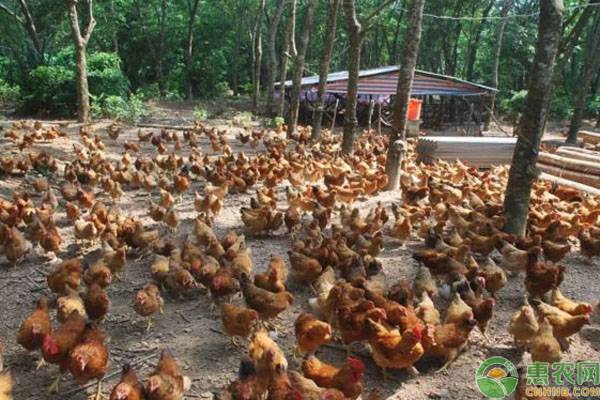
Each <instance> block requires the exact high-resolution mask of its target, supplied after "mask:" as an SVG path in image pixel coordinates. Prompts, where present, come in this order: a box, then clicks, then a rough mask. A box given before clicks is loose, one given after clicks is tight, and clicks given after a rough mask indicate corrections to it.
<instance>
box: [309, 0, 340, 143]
mask: <svg viewBox="0 0 600 400" xmlns="http://www.w3.org/2000/svg"><path fill="white" fill-rule="evenodd" d="M339 7H340V0H329V2H328V6H327V27H326V28H325V39H324V42H323V50H322V53H321V61H320V64H319V88H318V90H317V109H316V111H315V116H314V119H313V131H312V140H318V139H319V138H320V137H321V125H322V124H323V113H324V112H325V89H326V87H327V76H328V75H329V65H330V64H331V54H332V53H333V44H334V41H335V31H336V26H337V14H338V9H339ZM334 118H335V116H334Z"/></svg>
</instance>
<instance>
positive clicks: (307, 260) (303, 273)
mask: <svg viewBox="0 0 600 400" xmlns="http://www.w3.org/2000/svg"><path fill="white" fill-rule="evenodd" d="M288 256H289V257H290V264H291V266H292V275H293V278H294V279H296V280H299V281H301V282H308V283H312V282H314V281H315V280H316V279H317V278H318V277H319V276H320V275H321V273H322V272H323V267H322V266H321V263H320V262H319V260H317V259H316V258H312V257H309V256H306V255H304V254H302V253H299V252H296V251H288Z"/></svg>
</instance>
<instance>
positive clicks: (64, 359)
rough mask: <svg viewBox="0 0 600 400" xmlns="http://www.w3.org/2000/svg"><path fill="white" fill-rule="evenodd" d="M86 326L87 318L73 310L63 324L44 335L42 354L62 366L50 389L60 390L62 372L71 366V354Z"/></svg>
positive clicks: (47, 360) (49, 361)
mask: <svg viewBox="0 0 600 400" xmlns="http://www.w3.org/2000/svg"><path fill="white" fill-rule="evenodd" d="M85 328H86V321H85V319H84V318H83V317H82V316H81V315H79V314H78V313H77V312H73V313H72V314H71V315H70V316H69V318H68V319H67V320H66V321H65V322H64V323H63V324H62V325H61V326H59V327H58V328H57V329H55V330H53V331H52V332H51V333H49V334H47V335H46V336H44V342H43V344H42V356H43V357H44V360H46V362H48V363H50V364H56V365H58V366H59V368H60V370H59V371H60V373H59V375H58V376H57V378H56V380H55V381H54V383H53V384H52V385H51V386H50V388H49V390H50V391H58V384H59V382H60V377H61V374H62V373H63V372H65V371H66V370H67V369H68V367H69V354H71V351H72V350H73V349H74V348H75V346H77V344H79V342H80V341H81V339H82V337H83V334H84V332H85Z"/></svg>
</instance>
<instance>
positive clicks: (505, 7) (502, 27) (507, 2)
mask: <svg viewBox="0 0 600 400" xmlns="http://www.w3.org/2000/svg"><path fill="white" fill-rule="evenodd" d="M512 4H513V0H504V2H503V3H502V10H501V11H500V18H501V19H500V22H499V23H498V28H497V30H496V41H495V42H494V63H493V64H492V79H491V85H492V87H493V88H497V87H498V69H499V67H500V56H501V55H502V44H503V43H504V32H505V31H506V23H507V22H508V13H509V12H510V9H511V7H512ZM495 108H496V92H492V94H491V95H490V109H489V111H488V113H487V114H486V117H485V126H486V129H487V128H488V127H489V126H490V122H491V120H492V116H493V114H494V109H495Z"/></svg>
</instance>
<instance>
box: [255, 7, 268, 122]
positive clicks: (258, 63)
mask: <svg viewBox="0 0 600 400" xmlns="http://www.w3.org/2000/svg"><path fill="white" fill-rule="evenodd" d="M264 15H265V0H260V5H259V7H258V11H257V14H256V20H255V23H254V30H253V32H252V36H253V38H252V42H253V43H252V61H253V64H252V65H253V68H252V83H253V85H252V109H253V110H254V112H257V111H258V98H259V97H260V75H261V74H260V72H261V67H262V21H263V17H264Z"/></svg>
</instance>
